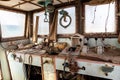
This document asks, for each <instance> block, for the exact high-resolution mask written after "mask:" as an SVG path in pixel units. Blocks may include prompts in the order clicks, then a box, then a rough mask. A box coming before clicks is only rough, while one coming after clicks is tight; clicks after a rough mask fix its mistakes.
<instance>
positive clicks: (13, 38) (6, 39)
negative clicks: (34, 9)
mask: <svg viewBox="0 0 120 80" xmlns="http://www.w3.org/2000/svg"><path fill="white" fill-rule="evenodd" d="M0 10H3V11H8V12H13V13H20V14H24V15H25V24H24V35H23V36H18V37H9V38H2V29H0V41H1V42H8V41H15V40H22V39H26V37H25V36H26V25H27V12H25V11H19V10H12V9H6V8H0ZM0 26H1V25H0Z"/></svg>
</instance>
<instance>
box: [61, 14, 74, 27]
mask: <svg viewBox="0 0 120 80" xmlns="http://www.w3.org/2000/svg"><path fill="white" fill-rule="evenodd" d="M65 17H66V18H68V19H69V22H68V23H67V24H66V25H65V24H63V23H62V21H64V22H66V21H65V20H64V19H65ZM71 22H72V18H71V17H70V16H69V15H63V16H62V17H61V18H60V21H59V23H60V25H61V26H62V27H64V28H67V27H68V26H69V25H70V24H71Z"/></svg>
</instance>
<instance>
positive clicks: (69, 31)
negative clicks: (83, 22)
mask: <svg viewBox="0 0 120 80" xmlns="http://www.w3.org/2000/svg"><path fill="white" fill-rule="evenodd" d="M61 10H62V9H59V11H58V12H60V11H61ZM64 10H65V11H67V12H68V14H69V15H70V17H71V19H72V22H71V24H70V25H69V26H68V27H67V28H64V27H62V26H61V25H60V23H59V20H60V18H61V17H62V15H61V14H60V13H58V28H57V33H58V34H72V33H75V27H76V25H75V7H69V8H64ZM63 24H65V25H66V23H63Z"/></svg>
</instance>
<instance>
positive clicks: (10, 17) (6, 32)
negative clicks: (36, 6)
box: [0, 10, 25, 38]
mask: <svg viewBox="0 0 120 80" xmlns="http://www.w3.org/2000/svg"><path fill="white" fill-rule="evenodd" d="M0 25H1V30H2V38H11V37H21V36H24V29H25V14H22V13H15V12H9V11H4V10H0Z"/></svg>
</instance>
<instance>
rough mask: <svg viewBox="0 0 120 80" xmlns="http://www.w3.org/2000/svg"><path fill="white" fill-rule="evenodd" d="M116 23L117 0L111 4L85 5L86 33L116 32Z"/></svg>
mask: <svg viewBox="0 0 120 80" xmlns="http://www.w3.org/2000/svg"><path fill="white" fill-rule="evenodd" d="M107 18H108V20H107ZM115 24H116V21H115V2H113V3H111V4H110V5H109V4H103V5H97V6H91V5H85V33H104V32H115V31H116V25H115ZM105 25H106V29H105Z"/></svg>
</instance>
